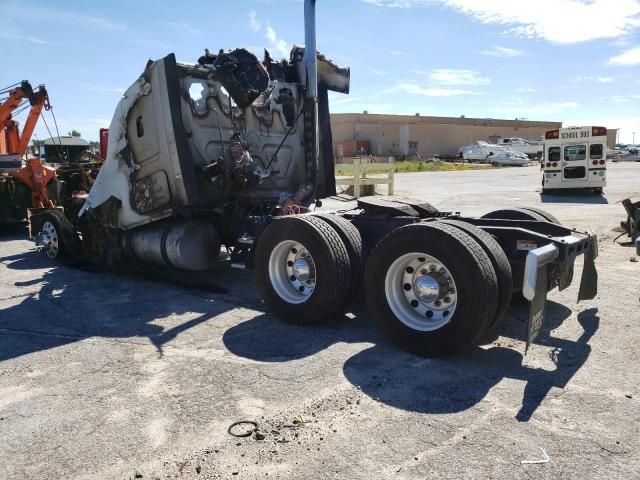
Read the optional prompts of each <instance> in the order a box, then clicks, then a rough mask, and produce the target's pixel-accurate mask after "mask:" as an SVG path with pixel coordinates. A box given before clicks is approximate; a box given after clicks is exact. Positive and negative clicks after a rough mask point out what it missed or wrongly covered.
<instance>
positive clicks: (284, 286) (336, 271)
mask: <svg viewBox="0 0 640 480" xmlns="http://www.w3.org/2000/svg"><path fill="white" fill-rule="evenodd" d="M255 267H256V282H257V285H258V290H259V291H260V294H261V295H262V298H263V299H264V301H265V303H266V304H267V306H268V307H269V308H270V309H271V310H272V311H273V312H274V313H275V314H276V315H277V316H278V317H280V318H281V319H282V320H284V321H286V322H289V323H295V324H299V325H309V324H315V323H319V322H321V321H323V320H326V319H327V318H329V317H331V316H333V315H335V314H336V313H337V312H338V311H339V310H340V309H341V308H342V307H343V306H344V304H345V301H346V299H347V298H348V295H349V291H350V278H351V277H350V275H351V263H350V261H349V255H348V253H347V249H346V247H345V245H344V243H343V241H342V240H341V239H340V236H339V235H338V234H337V233H336V232H335V231H334V230H333V228H331V227H330V226H329V224H328V223H326V222H325V221H323V220H321V219H319V218H313V217H312V216H291V217H284V218H280V219H276V220H274V221H273V222H272V223H271V224H270V225H269V226H268V227H267V228H266V229H265V230H264V232H263V233H262V235H260V237H259V238H258V244H257V247H256V253H255Z"/></svg>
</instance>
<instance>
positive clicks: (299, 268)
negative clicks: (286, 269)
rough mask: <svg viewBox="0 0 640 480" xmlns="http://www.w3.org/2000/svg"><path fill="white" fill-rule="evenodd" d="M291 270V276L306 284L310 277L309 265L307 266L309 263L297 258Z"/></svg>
mask: <svg viewBox="0 0 640 480" xmlns="http://www.w3.org/2000/svg"><path fill="white" fill-rule="evenodd" d="M291 270H292V273H293V275H294V276H295V277H296V278H297V279H298V280H300V281H301V282H306V281H307V280H309V279H310V277H311V265H309V262H308V261H307V260H306V259H304V258H298V259H297V260H296V261H295V262H293V267H291Z"/></svg>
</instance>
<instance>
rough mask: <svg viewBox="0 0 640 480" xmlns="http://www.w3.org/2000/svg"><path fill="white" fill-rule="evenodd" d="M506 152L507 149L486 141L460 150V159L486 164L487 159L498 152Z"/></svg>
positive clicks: (474, 143)
mask: <svg viewBox="0 0 640 480" xmlns="http://www.w3.org/2000/svg"><path fill="white" fill-rule="evenodd" d="M503 151H506V148H504V147H501V146H500V145H496V144H494V143H489V142H485V141H482V140H480V141H477V142H473V143H472V144H471V145H467V146H465V147H460V148H459V149H458V158H460V159H461V160H467V161H469V162H486V161H487V157H488V156H489V155H492V154H494V153H497V152H503Z"/></svg>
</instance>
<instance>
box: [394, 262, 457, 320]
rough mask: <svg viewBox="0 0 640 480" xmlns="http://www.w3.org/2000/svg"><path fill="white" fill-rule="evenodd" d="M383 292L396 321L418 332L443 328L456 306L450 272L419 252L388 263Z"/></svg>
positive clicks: (442, 265) (455, 293) (455, 289)
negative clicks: (389, 264)
mask: <svg viewBox="0 0 640 480" xmlns="http://www.w3.org/2000/svg"><path fill="white" fill-rule="evenodd" d="M384 290H385V295H386V297H387V304H388V305H389V308H391V311H392V312H393V313H394V315H395V316H396V317H397V318H398V320H400V321H401V322H402V323H403V324H405V325H406V326H407V327H409V328H411V329H413V330H418V331H421V332H432V331H434V330H438V329H439V328H442V327H444V326H445V325H446V324H447V323H449V322H450V321H451V318H452V317H453V314H454V312H455V310H456V306H457V304H458V290H457V288H456V284H455V281H454V279H453V276H452V275H451V272H450V271H449V270H448V269H447V267H446V266H445V265H444V264H443V263H442V262H441V261H440V260H438V259H437V258H435V257H432V256H431V255H426V254H424V253H420V252H412V253H407V254H405V255H402V256H401V257H398V258H397V259H396V260H395V261H394V262H393V263H392V264H391V266H390V267H389V270H387V275H386V277H385V281H384Z"/></svg>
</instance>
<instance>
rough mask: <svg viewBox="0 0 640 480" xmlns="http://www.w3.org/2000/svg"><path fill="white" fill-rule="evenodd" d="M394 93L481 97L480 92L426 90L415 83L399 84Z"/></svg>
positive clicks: (458, 89)
mask: <svg viewBox="0 0 640 480" xmlns="http://www.w3.org/2000/svg"><path fill="white" fill-rule="evenodd" d="M392 90H393V91H396V92H403V93H408V94H409V95H423V96H425V97H457V96H460V95H479V93H478V92H472V91H470V90H462V89H460V88H424V87H421V86H420V85H416V84H414V83H399V84H397V85H395V86H394V87H393V88H392Z"/></svg>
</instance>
